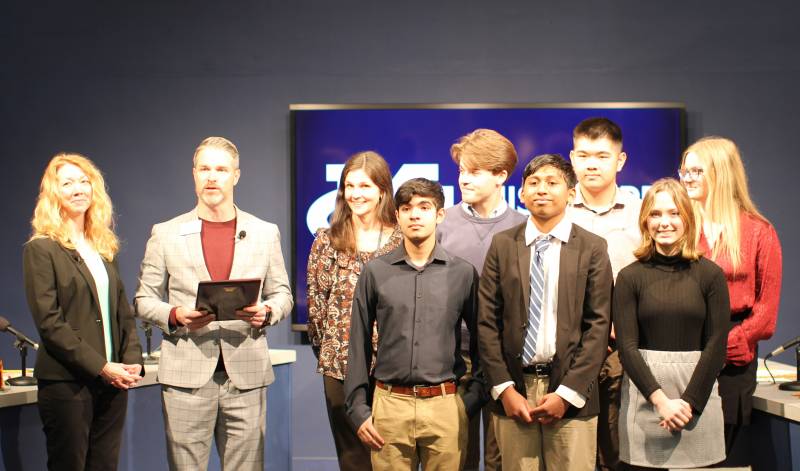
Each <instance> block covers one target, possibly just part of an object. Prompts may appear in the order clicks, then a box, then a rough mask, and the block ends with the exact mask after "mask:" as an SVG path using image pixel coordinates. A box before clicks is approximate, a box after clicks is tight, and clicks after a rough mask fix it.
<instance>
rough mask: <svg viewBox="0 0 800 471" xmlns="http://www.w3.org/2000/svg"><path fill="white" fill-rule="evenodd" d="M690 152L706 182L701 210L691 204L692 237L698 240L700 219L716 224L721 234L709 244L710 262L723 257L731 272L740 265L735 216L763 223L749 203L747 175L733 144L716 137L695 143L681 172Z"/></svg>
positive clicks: (693, 203) (688, 150) (737, 218)
mask: <svg viewBox="0 0 800 471" xmlns="http://www.w3.org/2000/svg"><path fill="white" fill-rule="evenodd" d="M690 152H691V153H694V154H695V155H697V157H698V158H699V159H700V162H701V163H702V164H703V178H705V179H706V188H707V189H708V195H707V197H706V202H705V206H703V205H702V204H701V203H700V202H698V201H692V205H693V206H694V208H695V218H697V228H696V234H695V235H696V237H697V240H699V239H700V232H701V231H702V230H703V218H707V219H708V220H709V221H710V222H712V223H716V224H719V225H720V226H721V227H722V228H723V230H722V231H721V232H720V235H719V238H718V239H717V240H714V241H709V242H712V243H713V244H714V248H713V249H712V250H711V257H710V258H711V259H712V260H716V259H717V257H719V256H720V255H721V254H725V255H726V256H727V257H728V259H729V260H730V261H731V264H732V265H733V269H734V271H735V270H736V269H737V268H739V265H740V264H741V261H742V257H741V239H742V234H741V231H740V227H739V213H740V212H742V211H744V212H745V213H748V214H750V215H752V216H754V217H756V218H758V219H761V220H763V221H767V220H766V218H765V217H764V216H762V215H761V213H760V212H758V209H756V205H755V204H754V203H753V201H752V200H751V199H750V191H749V190H748V189H747V174H746V173H745V171H744V164H743V163H742V157H741V155H740V154H739V148H738V147H737V146H736V144H735V143H734V142H733V141H731V140H730V139H726V138H724V137H719V136H708V137H704V138H702V139H700V140H698V141H697V142H695V143H694V144H692V145H691V146H689V148H688V149H686V151H685V152H684V153H683V157H682V158H681V168H683V167H684V163H685V162H686V156H687V155H688V154H689V153H690ZM707 235H710V234H707Z"/></svg>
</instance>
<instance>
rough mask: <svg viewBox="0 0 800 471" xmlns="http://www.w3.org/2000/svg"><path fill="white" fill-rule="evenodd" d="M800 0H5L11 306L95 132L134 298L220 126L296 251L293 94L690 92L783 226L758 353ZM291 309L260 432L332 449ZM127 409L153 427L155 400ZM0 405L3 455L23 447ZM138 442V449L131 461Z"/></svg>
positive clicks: (786, 239) (786, 166)
mask: <svg viewBox="0 0 800 471" xmlns="http://www.w3.org/2000/svg"><path fill="white" fill-rule="evenodd" d="M799 10H800V6H798V5H797V4H796V3H794V2H789V1H779V2H770V4H768V5H755V4H752V3H751V2H738V1H737V2H723V1H710V2H677V3H676V2H672V3H669V4H657V3H650V2H648V3H642V2H635V1H631V0H625V1H620V2H613V3H608V4H602V5H598V4H597V3H596V2H588V1H577V2H569V3H568V4H544V3H538V2H529V1H511V2H503V3H502V4H498V5H495V4H488V3H483V2H472V1H468V2H462V1H454V0H444V1H441V2H423V1H419V0H412V1H410V2H403V3H402V4H393V3H388V2H386V3H376V2H367V1H365V0H344V1H342V2H335V3H330V2H321V1H312V0H299V1H295V2H262V1H234V2H226V3H218V2H209V1H201V2H192V3H186V4H184V3H179V2H170V1H166V2H132V3H108V2H77V3H76V2H71V3H69V4H62V3H59V2H6V3H5V4H4V5H3V8H2V13H0V57H3V60H2V66H0V87H2V90H3V93H2V94H0V133H1V135H2V138H0V156H2V167H0V168H2V176H3V177H4V183H5V184H4V185H3V188H4V189H5V190H6V192H5V198H4V199H3V203H2V206H0V207H2V209H3V216H4V224H3V230H2V231H0V260H3V264H2V265H0V283H2V284H1V285H0V286H2V294H3V296H2V297H1V298H0V315H2V316H4V317H6V318H8V319H9V320H10V321H11V322H12V324H13V325H14V326H15V327H17V328H19V329H20V330H22V331H24V332H26V333H27V334H29V335H31V336H34V337H36V336H37V335H36V332H35V327H34V326H33V322H32V321H31V319H30V315H29V314H28V311H27V306H26V304H25V300H24V295H23V289H22V280H21V252H22V244H23V243H24V242H25V240H27V238H28V236H29V234H30V226H29V220H30V217H31V215H32V211H33V207H34V204H35V197H36V194H37V191H38V188H37V187H38V183H39V179H40V177H41V174H42V171H43V169H44V167H45V165H46V163H47V161H48V160H49V159H50V157H52V155H53V154H55V153H56V152H58V151H62V150H69V151H77V152H81V153H84V154H86V155H88V156H89V157H90V158H92V159H93V160H94V161H95V162H96V163H97V165H98V166H99V167H100V168H101V169H102V170H103V171H104V172H105V175H106V179H107V183H108V186H109V189H110V194H111V197H112V199H113V201H114V204H115V209H116V213H117V231H118V234H119V235H120V236H121V239H122V243H123V244H122V251H121V253H120V254H119V261H120V267H121V272H122V276H123V279H124V281H125V285H126V288H127V290H128V295H129V297H130V296H131V295H132V293H133V290H134V289H135V287H136V278H137V274H138V267H139V263H140V262H141V258H142V255H143V253H144V246H145V242H146V241H147V238H148V236H149V233H150V228H151V226H152V224H154V223H156V222H160V221H163V220H166V219H168V218H171V217H173V216H174V215H176V214H179V213H181V212H183V211H186V210H188V209H190V208H192V207H193V206H194V204H195V196H194V192H193V184H192V179H191V156H192V153H193V151H194V148H195V146H196V145H197V143H199V142H200V140H202V139H203V138H204V137H206V136H209V135H222V136H226V137H228V138H230V139H231V140H232V141H233V142H235V143H236V144H237V146H238V147H239V150H240V152H241V154H242V158H241V167H242V178H241V181H240V182H239V185H238V186H237V188H236V201H237V204H238V205H239V206H240V207H242V209H244V210H246V211H249V212H251V213H254V214H255V215H257V216H259V217H261V218H263V219H267V220H269V221H271V222H274V223H276V224H278V226H279V227H280V228H281V231H282V235H283V240H282V243H283V253H284V256H285V258H286V260H287V263H288V261H289V260H290V259H291V254H292V252H293V249H294V247H293V244H292V235H291V234H292V219H293V214H292V204H293V201H295V197H296V195H295V194H293V193H292V185H293V183H292V181H291V167H292V160H291V119H290V112H289V108H290V105H291V104H293V103H341V104H347V103H375V104H382V103H383V104H386V103H401V104H403V103H406V104H408V103H507V104H519V103H522V104H525V103H538V104H542V103H544V104H546V103H564V102H639V103H641V102H679V103H684V104H685V116H686V121H685V124H686V127H685V129H686V136H685V142H686V143H691V142H693V141H694V140H696V139H697V138H699V137H702V136H704V135H709V134H718V135H723V136H727V137H730V138H732V139H734V140H735V141H736V142H737V143H738V144H739V146H740V148H741V150H742V154H743V158H744V161H745V165H746V166H747V173H748V177H749V179H750V187H751V191H752V193H753V197H754V199H755V201H756V203H757V204H758V206H759V209H760V210H761V211H762V212H763V213H764V215H765V216H766V217H768V218H769V219H770V220H771V222H772V223H773V224H774V225H775V227H776V229H777V231H778V234H779V236H780V238H781V241H782V242H783V256H784V281H783V293H782V299H781V310H780V314H779V319H778V325H777V330H776V334H775V336H774V338H773V339H771V340H769V341H764V342H761V344H760V352H761V353H762V355H763V353H764V352H766V351H769V350H771V349H773V348H775V347H776V346H777V345H779V344H780V343H782V342H783V341H785V340H788V339H790V338H794V337H795V336H797V335H798V334H800V320H798V317H797V316H798V315H797V312H798V308H799V307H800V296H799V295H798V290H796V289H794V287H795V286H796V285H797V284H798V279H800V270H798V264H797V261H798V249H797V245H796V244H794V243H793V242H794V241H796V240H798V238H800V222H798V218H797V216H796V209H795V208H797V207H798V204H797V203H798V196H797V193H796V192H795V191H793V190H794V188H795V186H796V182H797V181H798V178H799V177H800V159H798V158H796V157H795V156H794V154H795V153H796V150H795V149H796V147H797V145H796V139H795V136H796V134H797V131H796V130H797V129H798V127H800V113H798V112H797V104H798V103H799V102H800V100H799V98H800V91H798V87H797V84H798V83H800V68H798V66H797V61H796V51H797V50H798V46H800V39H798V36H797V35H796V31H795V29H796V25H795V18H797V16H798V13H800V11H799ZM569 131H570V129H564V130H563V132H566V133H568V132H569ZM623 132H624V133H626V134H625V139H626V142H627V141H629V140H631V139H635V136H633V135H631V134H629V133H627V132H626V129H623ZM457 137H458V136H453V137H452V139H455V138H457ZM567 145H568V144H567ZM530 150H531V151H532V150H533V148H531V149H530ZM566 150H568V149H566ZM530 157H531V155H526V154H522V155H521V160H523V161H524V160H526V159H528V158H530ZM674 158H675V159H676V161H677V158H678V155H675V156H674ZM445 170H446V169H445ZM446 171H450V170H446ZM669 174H671V175H674V171H673V172H670V173H669ZM325 183H326V185H330V182H325ZM512 183H513V182H512ZM326 188H331V187H330V186H328V187H326ZM454 196H455V197H456V198H457V196H458V191H457V189H456V190H455V195H454ZM302 227H303V226H302V225H301V224H297V226H296V227H295V230H299V229H300V228H302ZM287 268H289V269H291V267H288V266H287ZM291 324H292V323H291V321H289V320H287V321H285V322H284V323H282V324H280V325H278V326H276V327H274V328H272V329H270V331H269V334H268V338H269V343H270V346H271V347H272V348H291V349H296V350H297V362H296V363H295V364H294V366H293V367H292V368H293V370H292V372H293V374H292V375H291V383H292V384H291V387H292V394H293V396H292V405H291V421H290V424H289V425H290V426H287V427H286V428H281V429H278V430H275V429H269V430H268V431H267V433H268V434H287V435H288V436H289V438H290V440H291V463H292V465H293V469H295V470H306V469H315V470H316V469H336V464H335V451H334V449H333V443H332V440H331V438H330V433H329V431H328V424H327V418H326V416H325V408H324V400H323V397H322V381H321V377H320V375H318V374H316V373H315V372H314V369H315V362H314V359H313V355H312V354H311V352H310V349H309V348H308V347H307V346H306V345H303V344H302V341H301V338H302V334H301V333H300V332H296V331H293V330H292V328H291V327H292V326H291ZM12 340H13V339H12V338H10V337H9V336H7V335H5V334H2V333H0V358H2V359H3V360H4V363H5V365H6V368H18V367H19V360H18V355H17V352H16V350H15V349H14V348H13V347H12V345H11V344H12ZM155 343H158V338H156V339H155ZM33 356H34V355H31V356H30V357H29V361H31V362H32V361H33ZM779 360H781V361H783V362H785V363H793V361H794V358H793V355H792V353H786V354H784V356H782V357H780V358H779ZM269 413H270V411H268V414H269ZM133 414H138V417H137V419H135V420H138V421H144V420H150V421H152V422H153V423H155V428H156V429H157V430H159V429H160V427H161V415H160V405H158V404H152V405H149V406H148V407H147V408H146V410H142V411H136V410H134V411H131V413H130V415H129V417H128V419H129V420H133V419H132V417H133ZM0 425H2V427H0V454H1V455H2V456H0V461H4V460H6V459H7V457H8V456H9V453H16V455H18V456H19V455H21V454H22V453H24V450H25V444H24V443H17V442H16V441H15V437H14V436H13V435H12V434H11V433H10V432H8V430H9V427H7V425H9V424H7V423H5V422H4V423H3V424H0ZM289 430H290V431H289ZM159 433H161V435H157V436H155V437H150V438H149V440H153V441H158V440H163V432H159ZM780 433H783V432H780ZM137 452H138V453H139V454H141V453H142V451H141V450H128V451H126V452H125V453H129V454H128V455H126V456H123V459H122V466H123V469H131V468H130V467H128V468H125V466H128V465H127V464H126V463H128V461H129V460H130V459H131V458H130V456H131V455H132V454H134V453H137ZM38 453H40V454H41V450H39V451H38ZM795 453H796V452H795ZM39 459H41V457H40V458H39ZM164 461H165V458H164ZM781 463H783V462H781ZM779 464H780V463H779ZM781 466H783V464H781ZM769 469H787V468H781V467H780V466H774V467H772V468H769Z"/></svg>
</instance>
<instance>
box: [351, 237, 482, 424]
mask: <svg viewBox="0 0 800 471" xmlns="http://www.w3.org/2000/svg"><path fill="white" fill-rule="evenodd" d="M477 288H478V273H477V272H476V271H475V268H474V267H473V266H472V265H471V264H470V263H469V262H467V261H465V260H463V259H461V258H458V257H454V256H451V255H450V254H448V253H447V252H446V251H445V250H444V249H443V248H442V247H441V246H440V245H439V244H437V245H436V246H435V247H434V250H433V253H432V256H431V259H430V260H429V261H428V263H427V264H426V265H425V266H424V267H421V268H420V267H416V266H414V265H413V264H412V263H411V262H410V261H409V259H408V255H407V253H406V250H405V247H404V246H403V244H401V245H400V247H398V248H397V249H395V250H393V251H392V252H389V253H388V254H386V255H384V256H382V257H379V258H376V259H374V260H372V261H371V262H369V263H368V264H367V265H366V266H365V268H364V271H363V273H362V274H361V276H360V277H359V280H358V284H357V285H356V290H355V296H354V299H353V307H352V319H351V322H350V350H349V358H348V369H347V375H346V377H345V383H344V385H345V394H346V397H347V409H348V413H349V414H350V417H351V419H352V420H353V423H354V424H356V426H357V427H358V426H360V425H361V424H362V423H363V422H364V421H365V420H367V418H369V416H370V414H371V408H370V404H368V403H367V397H368V395H369V394H368V389H369V368H370V361H371V352H372V342H371V335H370V333H371V332H372V326H373V324H374V323H376V322H377V326H378V354H377V359H376V362H375V371H374V376H375V379H378V380H380V381H382V382H384V383H387V384H396V385H424V384H439V383H442V382H444V381H450V380H456V381H457V380H458V379H459V378H460V377H461V376H463V375H464V373H465V372H466V366H465V364H464V360H463V359H462V358H461V335H460V334H461V327H460V326H461V321H462V319H463V320H464V321H465V322H466V324H467V326H468V328H469V330H470V332H471V333H472V334H473V335H471V338H472V339H477V335H475V333H476V332H475V329H476V312H477V305H476V303H477V296H476V291H477ZM470 343H471V345H470V349H469V350H470V356H471V358H472V365H473V368H476V367H477V366H478V365H479V364H480V363H479V361H478V358H477V352H478V349H477V341H471V342H470ZM482 378H483V375H482V374H481V373H480V371H479V369H477V368H476V371H474V372H473V380H472V381H471V382H470V384H469V385H468V387H467V392H466V393H465V394H464V396H463V399H464V405H465V407H466V409H467V412H468V413H470V415H471V414H472V413H474V412H475V411H477V410H478V409H479V408H480V406H481V405H482V404H483V402H485V392H484V390H483V379H482Z"/></svg>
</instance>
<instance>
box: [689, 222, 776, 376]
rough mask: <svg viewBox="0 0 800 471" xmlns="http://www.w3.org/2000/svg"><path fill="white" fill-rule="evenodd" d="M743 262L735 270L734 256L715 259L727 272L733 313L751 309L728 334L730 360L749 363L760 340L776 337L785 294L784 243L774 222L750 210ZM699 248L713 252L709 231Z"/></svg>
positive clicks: (743, 232) (743, 224)
mask: <svg viewBox="0 0 800 471" xmlns="http://www.w3.org/2000/svg"><path fill="white" fill-rule="evenodd" d="M739 219H740V221H739V225H740V230H741V245H740V247H741V248H740V250H741V257H742V259H741V264H740V265H739V269H738V270H737V271H736V272H734V271H733V266H732V265H731V261H730V259H729V258H728V257H727V256H726V255H725V254H720V255H719V257H718V258H717V259H716V260H714V261H715V262H716V263H717V264H718V265H719V266H720V267H721V268H722V271H723V272H725V278H726V279H727V280H728V291H729V293H730V297H731V316H736V315H739V314H742V313H745V312H748V311H750V315H748V316H747V317H746V318H745V319H744V321H743V322H742V323H741V324H740V325H737V326H735V327H734V328H733V329H731V331H730V333H729V334H728V353H727V356H726V359H725V361H726V363H728V364H732V365H747V364H749V363H750V362H751V361H753V359H754V358H755V353H756V343H758V341H759V340H766V339H768V338H770V337H772V334H773V333H774V332H775V323H776V321H777V319H778V306H779V305H780V298H781V275H782V258H781V243H780V241H779V240H778V234H777V233H776V232H775V228H774V227H772V225H771V224H769V223H768V222H765V221H763V220H761V219H758V218H756V217H754V216H752V215H750V214H747V213H741V214H740V216H739ZM699 249H700V250H701V251H703V252H705V253H707V254H709V255H710V254H711V250H710V249H709V248H708V242H707V240H706V238H705V235H703V236H701V237H700V244H699Z"/></svg>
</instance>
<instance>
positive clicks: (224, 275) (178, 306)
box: [134, 137, 292, 471]
mask: <svg viewBox="0 0 800 471" xmlns="http://www.w3.org/2000/svg"><path fill="white" fill-rule="evenodd" d="M192 174H193V175H194V182H195V191H196V193H197V207H196V208H195V209H193V210H192V211H190V212H188V213H186V214H182V215H180V216H178V217H176V218H173V219H171V220H169V221H167V222H164V223H161V224H156V225H155V226H153V232H152V235H151V236H150V240H149V241H148V242H147V248H146V250H145V255H144V260H143V261H142V266H141V271H140V274H139V287H138V288H137V290H136V296H135V299H134V304H135V308H136V315H137V316H138V317H141V318H142V319H144V320H146V321H148V322H150V323H152V324H155V325H157V326H158V327H159V328H161V329H162V330H163V331H164V339H163V341H162V342H161V360H160V363H159V371H158V381H159V382H160V383H161V400H162V405H163V409H164V426H165V428H166V435H167V455H168V460H169V466H170V469H172V470H192V471H196V470H201V469H206V467H207V466H208V456H209V452H210V449H211V440H212V437H213V438H215V439H216V444H217V452H218V453H219V457H220V463H221V464H222V468H223V469H227V470H237V471H239V470H251V469H252V470H262V469H263V466H264V429H265V425H266V394H265V392H266V387H267V385H269V384H270V383H272V382H273V380H274V376H273V373H272V365H271V363H270V360H269V351H268V348H267V340H266V332H265V329H264V328H265V327H267V326H269V325H274V324H276V323H277V322H279V321H280V320H281V319H283V318H284V317H286V316H287V315H288V314H289V312H291V310H292V295H291V291H290V290H289V281H288V276H287V274H286V268H285V266H284V262H283V255H282V254H281V246H280V233H279V231H278V228H277V226H275V225H274V224H270V223H268V222H265V221H262V220H260V219H258V218H256V217H255V216H253V215H251V214H248V213H246V212H244V211H242V210H241V209H239V208H238V207H236V206H235V205H234V202H233V189H234V186H235V185H236V183H237V182H238V181H239V176H240V172H239V151H238V150H237V149H236V146H235V145H234V144H233V143H232V142H230V141H228V140H227V139H225V138H221V137H209V138H207V139H205V140H204V141H203V142H201V143H200V145H199V146H198V147H197V150H196V151H195V154H194V168H193V170H192ZM243 278H260V279H262V280H263V285H262V292H261V299H260V301H259V302H258V303H257V304H255V305H253V306H250V307H247V308H245V309H244V310H243V311H240V312H237V313H236V317H237V319H235V320H221V321H218V320H216V317H215V315H214V313H209V312H206V311H197V310H195V307H194V306H195V302H196V297H197V283H198V282H199V281H207V280H228V279H243Z"/></svg>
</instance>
